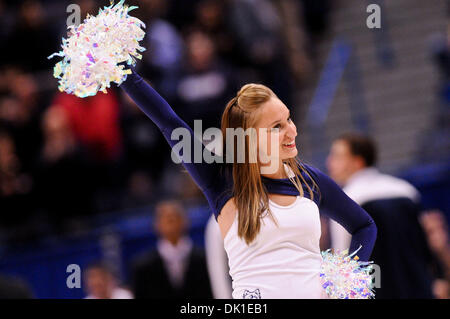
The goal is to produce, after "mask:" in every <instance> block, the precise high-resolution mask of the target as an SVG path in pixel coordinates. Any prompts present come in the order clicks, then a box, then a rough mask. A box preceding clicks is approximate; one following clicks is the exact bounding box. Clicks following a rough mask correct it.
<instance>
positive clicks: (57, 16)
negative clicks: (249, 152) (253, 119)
mask: <svg viewBox="0 0 450 319" xmlns="http://www.w3.org/2000/svg"><path fill="white" fill-rule="evenodd" d="M70 3H72V2H71V1H70V2H69V1H52V0H27V1H8V0H0V43H1V44H0V49H1V52H2V60H1V61H0V71H1V72H0V206H1V214H0V241H1V240H8V239H12V240H13V241H14V242H17V241H26V240H30V239H35V238H39V237H40V236H42V235H43V234H47V233H49V232H50V233H61V234H62V233H64V234H66V233H70V232H75V233H76V232H77V231H80V230H82V229H84V228H86V227H88V224H89V217H91V216H93V215H95V214H98V213H102V212H111V211H117V210H122V209H126V208H133V207H137V206H145V205H149V204H153V203H154V201H155V199H156V198H160V197H161V196H162V195H167V194H169V195H179V198H182V199H184V200H186V201H193V202H197V201H203V197H202V196H201V194H200V193H199V191H198V189H196V187H195V185H194V184H193V183H192V181H191V180H190V178H189V177H188V176H187V175H186V174H181V173H180V169H179V167H176V166H175V165H173V164H172V162H171V159H170V149H169V147H168V145H167V143H166V141H165V140H164V139H163V137H162V135H161V134H160V132H159V131H158V130H157V128H156V126H154V124H153V123H152V122H151V121H150V120H148V118H146V116H145V115H144V114H143V113H142V112H141V111H140V110H139V109H138V108H137V107H136V105H135V104H134V103H133V101H131V100H130V99H129V98H128V97H127V96H126V94H124V93H123V92H122V91H121V90H120V89H119V88H117V87H116V86H114V87H112V88H111V89H109V90H108V94H102V93H99V94H97V95H96V96H94V97H89V98H85V99H80V98H77V97H75V96H73V95H68V94H66V93H61V92H59V91H58V90H57V85H58V84H57V80H56V79H54V78H53V77H52V73H53V72H52V71H53V70H52V68H53V66H54V64H55V63H56V62H58V59H57V58H55V59H53V60H48V59H47V57H48V56H49V55H50V54H52V53H54V52H57V51H59V50H60V44H61V38H62V37H63V36H66V34H67V25H66V23H67V21H68V20H69V19H68V16H69V14H70V13H72V12H71V11H70V12H66V8H67V6H68V5H69V4H70ZM74 3H76V4H78V5H79V6H80V10H81V18H82V19H84V17H86V14H87V13H90V14H96V13H97V12H98V9H99V8H100V7H103V6H106V5H109V1H96V0H79V1H75V2H74ZM127 3H128V4H129V5H134V4H136V5H138V6H139V9H138V10H135V11H133V15H134V16H136V17H138V18H139V19H141V20H142V21H143V22H144V23H145V24H146V37H145V39H144V40H143V43H142V45H143V46H144V47H145V48H146V49H147V51H146V52H145V53H144V56H143V59H142V61H139V62H138V66H137V68H138V71H139V72H140V73H141V75H143V76H144V77H145V78H146V79H147V80H148V81H149V82H150V83H151V84H152V85H153V86H154V87H155V88H156V89H157V90H158V92H160V93H161V95H163V96H164V97H165V98H166V99H167V100H168V101H169V103H170V104H171V105H172V106H173V107H174V108H175V111H176V112H178V113H179V114H180V116H181V117H182V118H183V119H184V120H185V121H186V122H188V123H189V124H191V125H192V124H193V120H194V119H202V120H203V128H204V129H205V128H206V127H211V126H214V127H219V126H220V114H221V111H222V110H223V108H224V106H225V104H226V102H227V101H228V100H229V99H230V98H231V97H232V96H233V95H234V94H235V92H236V91H237V90H238V88H239V87H240V86H241V85H242V84H244V83H246V82H251V81H257V82H262V83H265V84H266V85H268V86H269V87H271V88H272V89H273V90H274V91H275V93H277V94H278V96H279V97H280V98H281V99H282V100H283V101H284V102H285V103H286V104H287V105H291V102H292V100H293V96H294V93H295V92H294V90H293V87H296V88H299V87H301V85H304V84H305V83H306V82H307V78H308V74H309V73H310V72H311V71H312V70H313V68H314V65H315V60H314V56H315V55H314V50H315V47H314V45H315V44H316V43H318V41H319V39H320V37H321V36H322V35H323V34H324V32H325V31H326V28H327V16H328V11H329V8H328V7H329V4H328V1H326V0H321V1H309V0H285V1H271V0H258V1H254V0H227V1H221V0H183V1H175V0H172V1H163V0H142V1H127ZM81 21H82V20H81ZM313 44H314V45H313Z"/></svg>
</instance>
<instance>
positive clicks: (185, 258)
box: [133, 200, 212, 299]
mask: <svg viewBox="0 0 450 319" xmlns="http://www.w3.org/2000/svg"><path fill="white" fill-rule="evenodd" d="M185 214H186V213H185V211H184V209H183V207H182V206H181V203H180V202H178V201H174V200H170V201H162V202H159V203H158V204H157V206H156V216H155V227H156V231H157V233H158V236H159V238H158V241H157V244H156V250H154V251H151V252H150V253H148V254H147V255H145V256H143V257H141V258H140V259H138V260H137V261H136V263H135V264H134V271H133V292H134V295H135V297H136V298H151V299H160V298H162V299H164V298H212V292H211V287H210V282H209V278H208V274H207V267H206V260H205V256H204V253H203V251H202V250H201V249H200V248H196V247H194V246H193V243H192V240H191V239H190V238H189V237H188V236H187V234H186V230H187V226H188V225H187V223H188V219H187V217H186V215H185Z"/></svg>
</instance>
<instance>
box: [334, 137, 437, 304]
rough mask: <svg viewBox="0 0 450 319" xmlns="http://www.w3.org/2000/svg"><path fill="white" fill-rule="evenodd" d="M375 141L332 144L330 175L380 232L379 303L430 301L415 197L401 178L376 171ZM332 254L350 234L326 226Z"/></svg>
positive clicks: (375, 253)
mask: <svg viewBox="0 0 450 319" xmlns="http://www.w3.org/2000/svg"><path fill="white" fill-rule="evenodd" d="M376 158H377V151H376V148H375V144H374V142H373V141H372V140H371V139H370V138H368V137H365V136H363V135H358V134H351V133H350V134H345V135H342V136H341V137H339V138H338V139H336V140H335V141H334V143H333V145H332V147H331V150H330V154H329V156H328V159H327V167H328V171H329V173H330V176H331V177H332V178H333V179H334V180H335V181H336V182H337V183H338V184H340V185H342V186H343V187H344V188H343V189H344V191H345V193H346V194H347V195H348V196H349V197H350V198H352V199H353V200H354V201H355V202H356V203H358V204H359V205H361V207H363V208H364V209H365V210H366V211H367V212H368V213H369V214H370V215H371V217H372V218H373V220H374V221H375V224H376V225H377V228H378V234H377V241H376V243H375V247H374V249H373V253H372V257H371V260H373V261H374V263H375V264H377V265H379V267H380V270H381V282H380V283H379V284H380V286H381V287H380V288H377V289H376V298H377V299H386V298H387V299H391V298H432V297H433V294H432V290H431V283H432V275H431V271H430V269H429V266H430V264H431V262H432V258H431V254H430V251H429V248H428V245H427V243H426V239H425V235H424V233H423V230H422V228H421V226H420V223H419V220H418V218H419V213H420V204H419V196H420V195H419V193H418V192H417V190H416V189H415V188H414V187H413V186H412V185H410V184H409V183H407V182H406V181H403V180H401V179H398V178H396V177H393V176H389V175H385V174H381V173H380V172H379V171H378V170H377V169H376V168H375V164H376ZM330 228H331V229H330V235H331V244H332V247H333V248H334V249H340V250H344V249H349V246H350V241H351V235H350V234H349V233H348V232H347V231H346V230H345V229H344V228H343V227H342V226H341V225H339V224H338V223H336V222H334V221H330Z"/></svg>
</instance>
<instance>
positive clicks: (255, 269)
mask: <svg viewBox="0 0 450 319" xmlns="http://www.w3.org/2000/svg"><path fill="white" fill-rule="evenodd" d="M121 87H122V88H123V89H124V90H125V91H126V92H127V94H128V95H129V96H130V97H131V98H132V99H133V100H134V101H135V102H136V104H137V105H138V106H139V107H140V108H141V109H142V110H143V111H144V112H145V114H146V115H147V116H148V117H149V118H150V119H151V120H152V121H153V122H154V123H155V124H156V125H157V126H158V127H159V129H160V130H161V132H162V133H163V135H164V137H165V138H166V140H167V141H168V143H169V144H170V145H171V147H174V145H176V144H177V143H178V140H173V139H172V138H171V135H172V132H173V131H174V130H175V129H177V128H184V129H186V130H188V131H189V132H190V143H192V145H193V147H192V148H191V149H192V150H195V146H194V144H196V143H197V146H198V145H199V143H200V144H201V142H199V141H198V140H196V137H195V135H194V132H193V131H192V129H191V128H190V127H189V126H188V125H187V124H186V123H185V122H184V121H183V120H182V119H180V118H179V117H178V116H177V114H175V112H174V111H173V110H172V108H171V107H170V106H169V104H168V103H167V102H166V101H165V100H164V99H163V98H162V97H161V96H160V95H159V94H158V93H157V92H156V91H155V90H154V89H153V88H152V87H151V86H149V85H148V84H147V83H146V82H145V81H144V80H143V79H142V78H141V77H140V76H139V75H138V74H137V73H135V72H134V71H133V73H132V74H130V75H129V76H128V78H127V80H126V81H125V82H124V83H123V84H122V85H121ZM221 126H222V127H221V130H222V133H223V134H222V136H223V139H224V140H223V142H224V143H223V146H224V149H223V155H222V159H223V162H224V163H223V164H221V163H217V162H218V161H217V162H213V163H210V164H208V163H207V162H205V161H201V163H196V161H194V158H193V156H192V158H189V155H186V154H183V155H182V161H183V166H184V167H185V168H186V170H187V171H188V172H189V174H190V175H191V176H192V178H193V179H194V181H195V182H196V184H197V185H198V186H199V187H200V189H201V190H202V192H203V194H204V195H205V197H206V198H207V200H208V203H209V205H210V207H211V210H212V211H213V213H214V215H215V218H216V220H217V222H218V224H219V227H220V231H221V234H222V237H223V239H224V246H225V250H226V252H227V255H228V260H229V267H230V275H231V277H232V280H233V282H232V286H233V298H314V299H318V298H326V295H325V293H324V289H323V288H322V287H321V284H320V278H319V271H320V265H321V262H322V257H321V254H320V248H319V240H320V235H321V233H320V215H319V213H321V214H326V215H327V216H329V217H330V218H332V219H333V220H335V221H336V222H338V223H339V224H341V225H342V226H343V227H344V228H345V229H346V230H347V231H348V232H349V233H350V234H352V243H351V246H350V251H354V250H356V249H358V248H359V247H360V246H362V248H361V249H360V250H359V251H358V256H359V258H360V259H361V260H365V261H366V260H368V259H369V257H370V254H371V252H372V248H373V246H374V243H375V239H376V226H375V224H374V222H373V220H372V219H371V218H370V216H369V215H368V214H367V213H366V212H365V211H364V210H363V209H362V208H361V207H360V206H358V205H357V204H356V203H355V202H353V201H352V200H351V199H350V198H349V197H347V196H346V195H345V194H344V192H342V190H341V189H340V188H339V186H338V185H336V184H335V183H334V182H333V181H332V180H331V179H330V178H329V177H327V176H326V175H324V174H323V173H321V172H320V171H319V170H317V169H316V168H314V167H312V166H309V165H306V164H303V163H301V162H300V161H299V160H298V158H297V153H298V151H297V148H296V144H295V138H296V136H297V129H296V127H295V124H294V123H293V121H292V119H291V117H290V113H289V109H288V108H287V107H286V106H285V105H284V104H283V102H282V101H280V100H279V99H278V98H277V96H276V95H275V94H274V93H273V92H272V90H270V89H269V88H268V87H266V86H264V85H260V84H247V85H245V86H243V87H242V88H241V89H240V90H239V92H238V93H237V95H236V96H235V97H234V98H233V99H232V100H231V101H230V102H229V103H228V104H227V105H226V107H225V110H224V112H223V114H222V124H221ZM227 128H228V129H239V128H242V129H243V130H244V131H245V130H247V129H249V128H250V129H255V131H257V132H258V134H257V135H256V136H255V135H251V134H249V135H247V136H246V135H242V136H240V137H239V135H238V136H237V137H236V138H233V139H234V140H235V142H236V143H235V144H231V145H234V146H233V147H234V150H233V151H234V152H230V151H231V150H230V149H227V146H228V145H230V144H229V142H230V141H227V140H226V135H227V134H226V129H227ZM260 132H263V134H262V135H260ZM274 141H275V142H276V143H274ZM238 145H242V146H243V150H244V161H243V162H242V161H239V160H238V157H239V155H240V154H239V152H236V151H238ZM274 145H275V146H276V148H275V152H273V146H274ZM269 149H270V150H272V151H271V152H267V154H266V155H267V156H269V157H268V158H269V162H267V157H264V159H263V158H262V157H261V156H260V154H264V152H262V151H263V150H269ZM201 150H202V154H203V151H205V146H204V145H203V144H201ZM206 151H208V150H206ZM229 153H232V154H233V156H232V160H231V161H229V160H228V159H224V157H225V154H229ZM269 153H270V154H269ZM255 154H256V155H255ZM180 155H181V154H180ZM215 155H216V156H218V157H219V158H220V156H219V155H218V154H215ZM252 159H253V160H252ZM270 161H274V162H270ZM227 162H231V163H227ZM274 163H276V166H275V169H272V170H267V169H266V170H264V168H267V167H268V165H269V166H272V167H273V165H272V164H274Z"/></svg>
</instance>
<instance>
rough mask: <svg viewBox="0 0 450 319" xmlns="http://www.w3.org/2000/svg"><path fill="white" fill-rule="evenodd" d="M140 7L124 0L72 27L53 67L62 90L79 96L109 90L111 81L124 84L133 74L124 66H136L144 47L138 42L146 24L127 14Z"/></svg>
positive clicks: (54, 74)
mask: <svg viewBox="0 0 450 319" xmlns="http://www.w3.org/2000/svg"><path fill="white" fill-rule="evenodd" d="M136 8H137V7H136V6H134V7H128V6H126V5H124V0H121V1H120V2H119V3H117V4H116V5H114V4H113V3H111V5H110V6H108V7H104V8H103V10H102V9H100V10H99V13H98V15H97V16H89V15H88V16H87V18H86V19H85V20H84V22H83V23H82V24H80V25H79V26H69V28H68V29H69V37H68V38H67V39H65V38H63V39H62V49H63V50H62V51H60V52H58V53H54V54H52V55H51V56H49V57H48V58H49V59H51V58H52V57H54V56H59V57H62V58H63V60H62V61H60V62H58V63H57V64H56V65H55V67H54V72H53V76H54V77H55V78H57V79H59V87H58V88H59V90H60V91H61V92H63V91H64V92H66V93H70V94H75V95H76V96H78V97H87V96H92V95H95V94H97V92H98V91H102V92H103V93H106V88H109V87H110V85H111V82H115V83H117V84H121V83H122V82H123V81H124V80H125V79H126V77H127V74H130V73H131V70H129V69H125V67H124V65H118V64H119V63H121V62H126V64H128V65H135V63H136V60H135V58H138V59H141V58H142V56H141V54H139V52H142V51H144V50H145V49H144V48H143V47H141V46H140V45H139V41H141V40H142V39H143V38H144V36H145V32H144V31H143V30H142V28H145V24H144V23H143V22H142V21H141V20H139V19H137V18H135V17H131V16H130V15H128V13H129V12H130V11H131V10H133V9H136Z"/></svg>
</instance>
